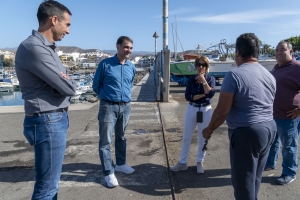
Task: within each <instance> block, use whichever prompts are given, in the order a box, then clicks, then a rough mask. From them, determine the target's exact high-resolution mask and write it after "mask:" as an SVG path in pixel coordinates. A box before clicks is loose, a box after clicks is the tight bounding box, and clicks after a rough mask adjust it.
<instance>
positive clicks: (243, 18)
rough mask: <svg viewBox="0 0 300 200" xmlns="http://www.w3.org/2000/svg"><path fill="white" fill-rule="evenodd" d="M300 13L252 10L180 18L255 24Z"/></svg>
mask: <svg viewBox="0 0 300 200" xmlns="http://www.w3.org/2000/svg"><path fill="white" fill-rule="evenodd" d="M298 13H299V12H295V11H282V10H275V9H265V10H252V11H245V12H237V13H227V14H221V15H200V16H195V17H186V18H180V19H178V20H180V21H190V22H206V23H212V24H242V23H243V24H253V23H259V22H262V21H263V20H265V19H271V18H276V17H282V16H288V15H297V14H298Z"/></svg>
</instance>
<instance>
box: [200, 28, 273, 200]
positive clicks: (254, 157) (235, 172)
mask: <svg viewBox="0 0 300 200" xmlns="http://www.w3.org/2000/svg"><path fill="white" fill-rule="evenodd" d="M258 53H259V39H258V38H257V37H256V35H255V34H253V33H245V34H242V35H240V36H239V37H238V38H237V40H236V53H235V61H236V64H237V66H238V67H237V68H235V69H233V70H232V71H230V72H228V73H227V74H226V76H225V78H224V80H223V83H222V87H221V92H220V98H219V102H218V105H217V107H216V109H215V111H214V113H213V116H212V119H211V122H210V124H209V126H208V127H207V128H206V129H204V130H203V137H204V138H206V139H209V138H210V136H211V135H212V133H213V131H214V130H215V129H216V128H218V127H219V126H220V125H221V124H222V123H223V122H224V120H225V119H226V123H227V125H228V135H229V140H230V164H231V180H232V185H233V188H234V196H235V198H236V199H241V200H248V199H249V200H253V199H257V195H258V191H259V187H260V182H261V178H262V173H263V170H264V166H265V163H266V160H267V156H268V153H269V150H270V146H271V145H272V143H273V141H274V138H275V134H276V124H275V122H274V120H273V102H274V97H275V91H276V83H275V79H274V77H273V76H272V74H271V73H270V72H269V71H268V70H266V69H265V68H264V67H263V66H261V65H260V64H259V63H258Z"/></svg>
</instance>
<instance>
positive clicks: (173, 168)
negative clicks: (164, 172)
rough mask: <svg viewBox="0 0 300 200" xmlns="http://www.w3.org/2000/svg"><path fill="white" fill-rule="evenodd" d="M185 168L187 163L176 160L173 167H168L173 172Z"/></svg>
mask: <svg viewBox="0 0 300 200" xmlns="http://www.w3.org/2000/svg"><path fill="white" fill-rule="evenodd" d="M187 169H188V166H187V164H186V163H185V164H181V163H180V162H178V163H177V164H176V165H174V166H173V167H170V170H171V171H173V172H178V171H181V170H187Z"/></svg>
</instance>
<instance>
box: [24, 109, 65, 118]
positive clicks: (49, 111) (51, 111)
mask: <svg viewBox="0 0 300 200" xmlns="http://www.w3.org/2000/svg"><path fill="white" fill-rule="evenodd" d="M64 111H66V112H68V107H66V108H58V109H55V110H47V111H43V112H39V113H32V114H27V116H34V115H40V114H45V113H54V112H64Z"/></svg>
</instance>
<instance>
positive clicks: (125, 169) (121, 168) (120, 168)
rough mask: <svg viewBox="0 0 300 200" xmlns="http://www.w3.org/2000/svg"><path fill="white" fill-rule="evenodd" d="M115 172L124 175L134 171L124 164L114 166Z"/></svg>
mask: <svg viewBox="0 0 300 200" xmlns="http://www.w3.org/2000/svg"><path fill="white" fill-rule="evenodd" d="M115 171H116V172H123V173H125V174H132V173H133V172H134V169H133V168H132V167H130V166H128V165H126V164H124V165H116V167H115Z"/></svg>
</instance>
